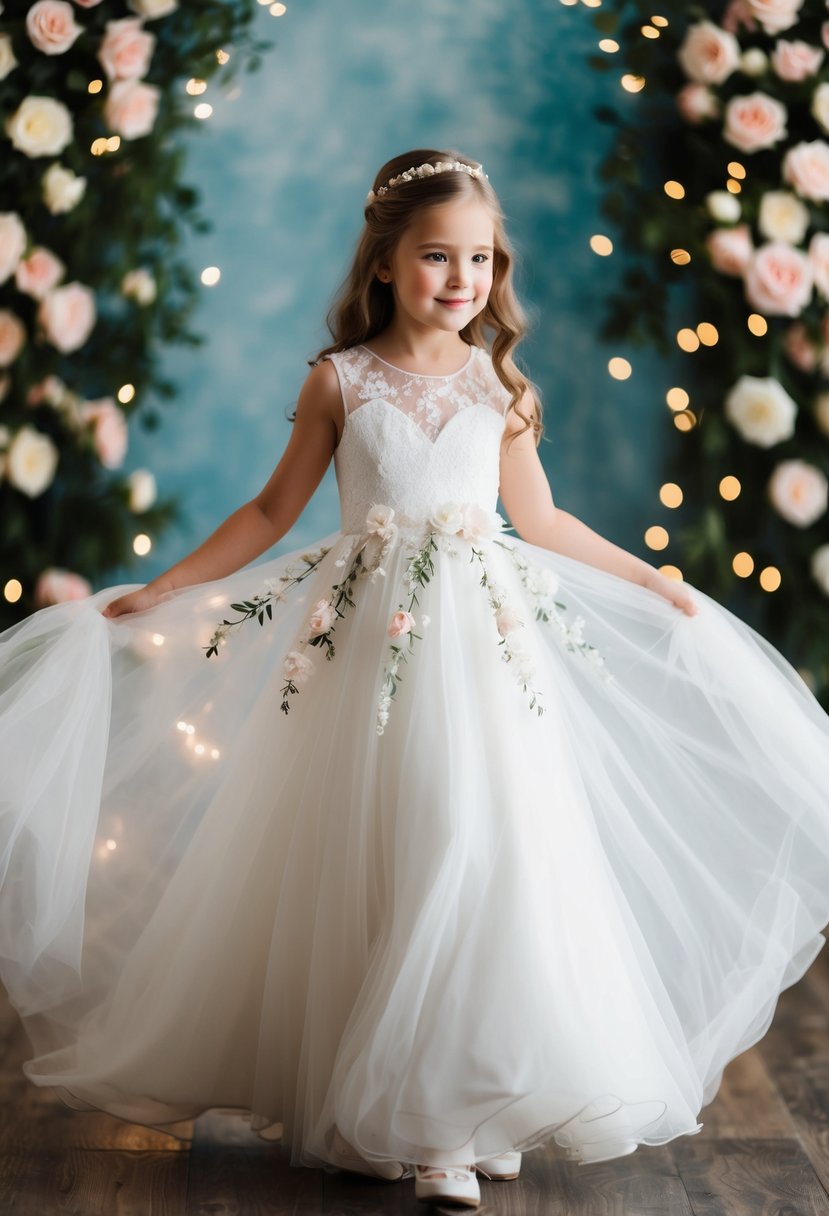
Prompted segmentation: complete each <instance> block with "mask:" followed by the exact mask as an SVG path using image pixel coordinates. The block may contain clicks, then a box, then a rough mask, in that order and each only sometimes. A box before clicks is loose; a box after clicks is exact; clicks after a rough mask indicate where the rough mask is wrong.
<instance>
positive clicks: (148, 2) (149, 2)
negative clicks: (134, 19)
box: [127, 0, 178, 21]
mask: <svg viewBox="0 0 829 1216" xmlns="http://www.w3.org/2000/svg"><path fill="white" fill-rule="evenodd" d="M127 7H128V8H131V9H132V11H133V12H134V13H138V14H139V15H140V16H142V17H144V18H146V20H147V21H154V20H155V19H156V18H157V17H169V15H170V13H174V12H175V11H176V9H177V8H178V0H128V5H127Z"/></svg>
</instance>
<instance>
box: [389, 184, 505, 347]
mask: <svg viewBox="0 0 829 1216" xmlns="http://www.w3.org/2000/svg"><path fill="white" fill-rule="evenodd" d="M493 246H494V227H493V222H492V218H491V216H490V214H489V211H488V210H487V208H486V207H485V206H484V204H483V203H480V202H477V201H476V200H474V199H473V200H469V199H467V200H465V201H464V202H456V203H455V202H452V203H441V204H440V205H438V206H435V207H424V208H423V210H422V211H420V212H419V213H417V214H416V215H415V217H414V218H413V220H412V222H411V223H410V225H409V227H408V228H407V229H406V231H405V232H404V233H403V236H402V237H401V238H400V240H399V241H398V243H397V247H396V249H395V250H394V253H393V255H392V260H391V263H390V264H386V265H384V266H381V267H379V269H378V277H379V278H380V279H382V281H383V282H385V283H391V284H392V289H393V291H394V296H395V304H396V308H395V313H396V316H397V318H398V319H400V320H402V319H404V318H405V319H407V320H408V321H409V322H410V323H412V322H413V323H414V324H415V327H416V328H421V327H426V328H432V329H441V330H444V331H445V332H447V333H457V332H458V331H459V330H461V329H463V327H464V326H465V325H468V324H469V322H470V321H471V320H472V318H473V317H474V316H476V315H477V314H478V313H479V312H481V311H482V309H483V308H484V306H485V305H486V302H487V299H488V298H489V293H490V290H491V289H492V264H493Z"/></svg>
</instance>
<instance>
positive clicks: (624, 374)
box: [607, 355, 633, 380]
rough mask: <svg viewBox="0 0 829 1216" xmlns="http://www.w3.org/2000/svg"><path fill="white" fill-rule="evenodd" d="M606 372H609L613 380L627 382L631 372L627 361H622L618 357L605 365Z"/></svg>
mask: <svg viewBox="0 0 829 1216" xmlns="http://www.w3.org/2000/svg"><path fill="white" fill-rule="evenodd" d="M607 370H608V371H609V372H610V374H611V376H612V377H613V379H614V380H627V379H628V378H629V376H630V374H631V372H632V371H633V368H632V367H631V365H630V363H629V362H628V361H627V359H622V358H621V357H619V356H618V355H617V356H616V357H614V358H613V359H610V360H609V362H608V365H607Z"/></svg>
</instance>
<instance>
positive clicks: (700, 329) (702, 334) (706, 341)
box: [697, 321, 720, 346]
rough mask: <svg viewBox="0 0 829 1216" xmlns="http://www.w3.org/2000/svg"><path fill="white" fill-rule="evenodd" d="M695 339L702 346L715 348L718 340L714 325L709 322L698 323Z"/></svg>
mask: <svg viewBox="0 0 829 1216" xmlns="http://www.w3.org/2000/svg"><path fill="white" fill-rule="evenodd" d="M697 337H698V338H699V340H700V342H702V344H703V346H716V345H717V343H718V342H719V340H720V335H719V333H718V331H717V327H716V325H712V324H711V322H710V321H700V323H699V325H698V326H697Z"/></svg>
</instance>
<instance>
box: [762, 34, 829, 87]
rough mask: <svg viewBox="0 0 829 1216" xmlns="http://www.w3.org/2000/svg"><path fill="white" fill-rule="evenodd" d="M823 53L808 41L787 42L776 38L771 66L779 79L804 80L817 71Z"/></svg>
mask: <svg viewBox="0 0 829 1216" xmlns="http://www.w3.org/2000/svg"><path fill="white" fill-rule="evenodd" d="M825 53H826V52H825V51H823V50H821V48H820V47H817V46H810V45H809V43H808V42H787V41H785V40H784V39H782V38H778V40H777V44H776V45H775V48H774V50H773V51H772V53H771V66H772V67H773V68H774V70H775V72H776V73H777V75H778V76H779V77H780V79H781V80H791V81H797V80H806V78H807V77H808V76H814V75H815V73H816V72H817V71H818V69H819V68H820V65H821V63H822V62H823V57H824V55H825Z"/></svg>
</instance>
